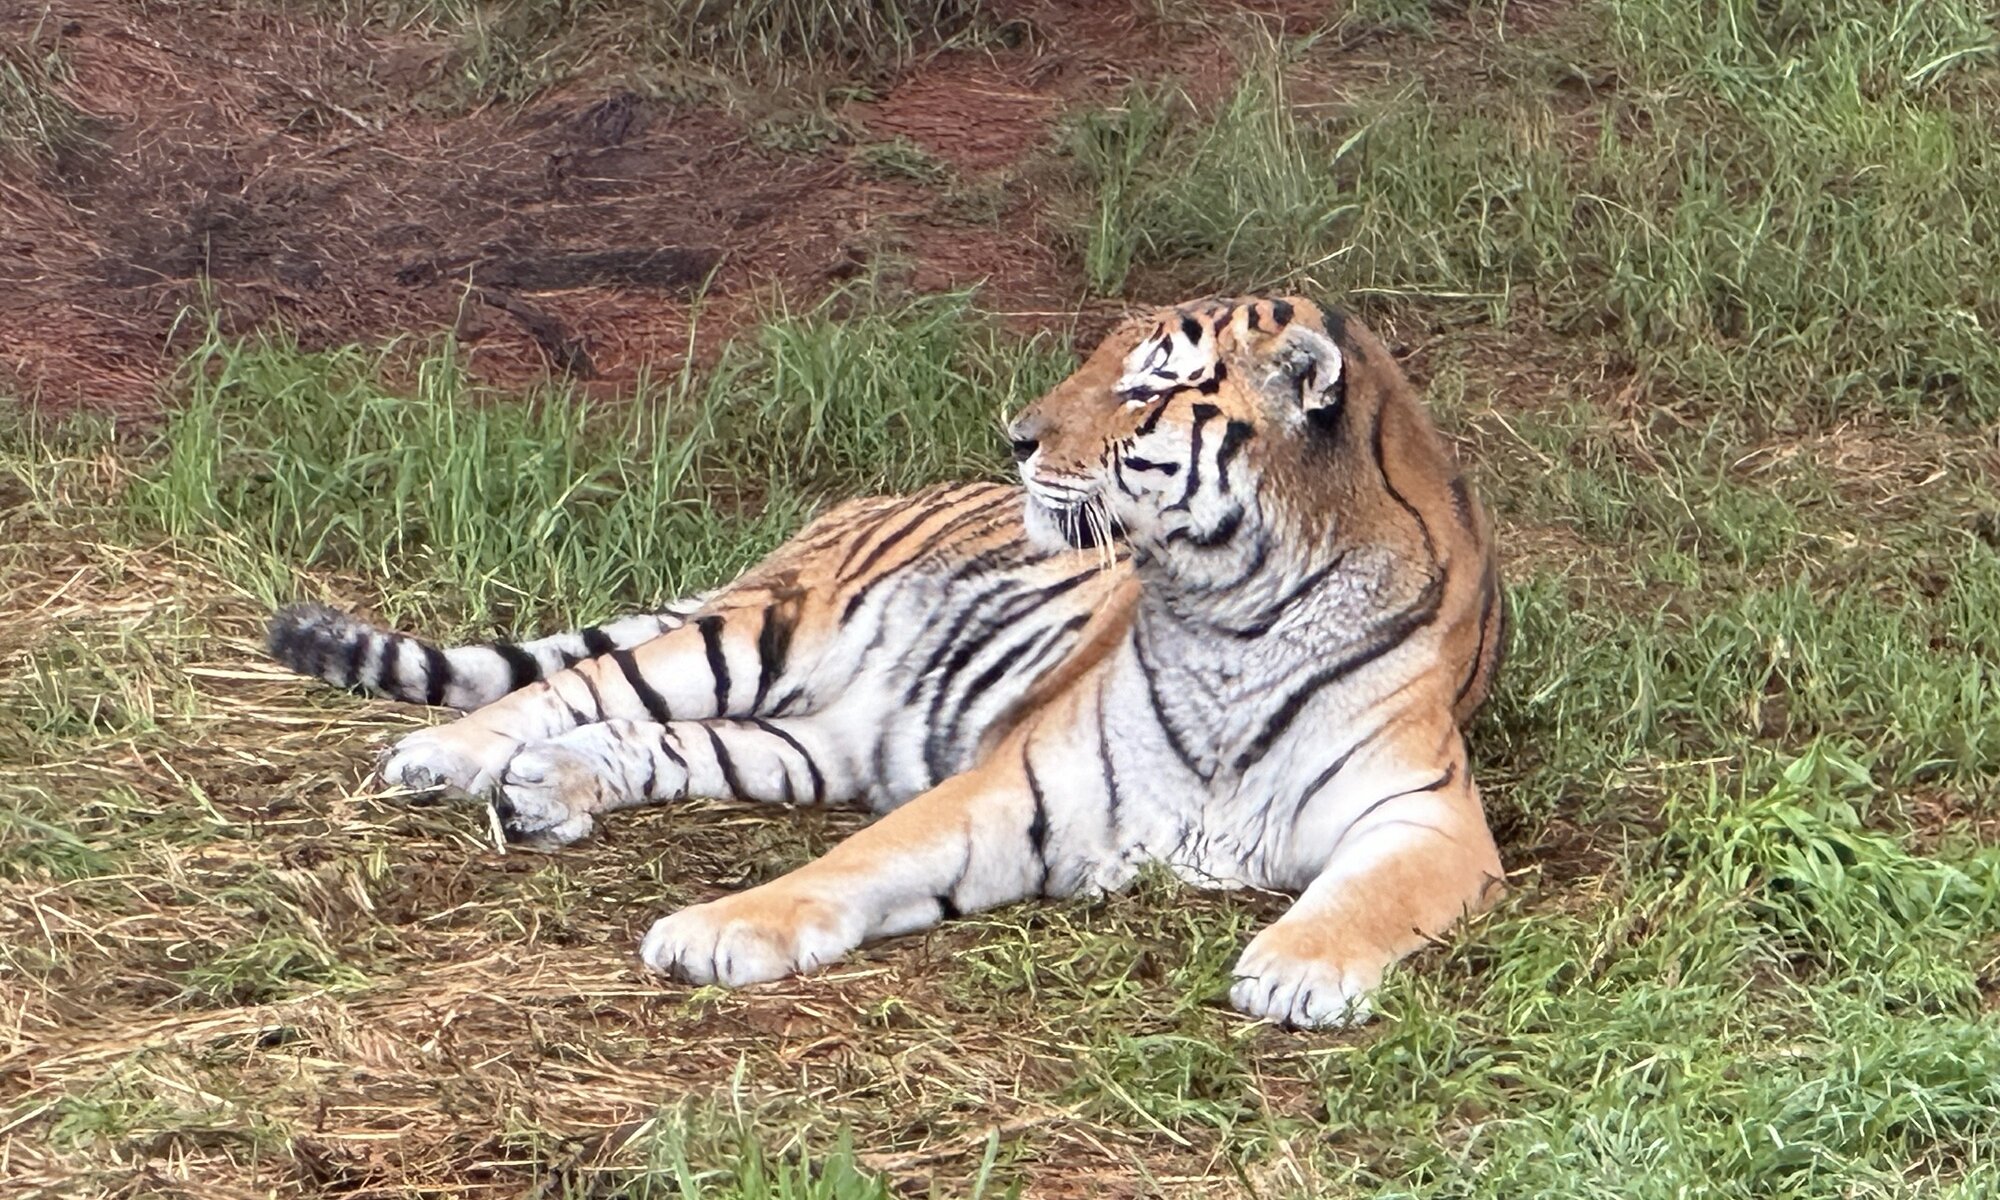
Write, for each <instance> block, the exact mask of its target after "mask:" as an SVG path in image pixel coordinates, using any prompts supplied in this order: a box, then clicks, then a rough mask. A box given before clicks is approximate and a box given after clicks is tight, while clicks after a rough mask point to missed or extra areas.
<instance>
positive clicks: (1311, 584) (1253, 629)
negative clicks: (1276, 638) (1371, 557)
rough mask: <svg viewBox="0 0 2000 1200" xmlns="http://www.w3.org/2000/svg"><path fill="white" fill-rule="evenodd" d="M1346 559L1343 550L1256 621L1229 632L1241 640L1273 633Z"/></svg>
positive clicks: (1274, 603)
mask: <svg viewBox="0 0 2000 1200" xmlns="http://www.w3.org/2000/svg"><path fill="white" fill-rule="evenodd" d="M1346 559H1347V551H1345V550H1342V551H1341V552H1340V553H1339V554H1336V555H1334V556H1333V561H1332V562H1330V563H1328V564H1326V565H1325V566H1323V567H1321V568H1320V569H1319V570H1317V571H1314V572H1313V573H1312V574H1310V575H1308V576H1306V577H1305V578H1304V579H1302V580H1300V581H1299V582H1298V584H1297V586H1295V587H1293V588H1292V590H1291V591H1289V592H1286V593H1285V594H1284V595H1282V596H1280V597H1278V599H1277V600H1276V601H1274V602H1273V603H1272V604H1271V606H1270V607H1269V608H1267V609H1265V610H1264V611H1263V612H1261V613H1258V614H1257V618H1256V620H1254V621H1252V622H1251V623H1250V624H1248V625H1243V626H1238V627H1235V628H1232V629H1230V630H1229V632H1230V633H1232V634H1234V635H1235V636H1237V637H1240V638H1254V637H1263V636H1264V635H1265V634H1267V633H1269V632H1271V627H1272V626H1273V625H1276V624H1277V623H1278V619H1279V618H1280V617H1283V616H1284V615H1285V613H1286V611H1287V610H1289V609H1290V608H1291V607H1292V605H1294V604H1296V603H1298V601H1299V599H1300V598H1301V597H1303V596H1304V595H1305V594H1306V593H1308V592H1310V591H1312V590H1313V589H1314V588H1317V587H1318V586H1319V585H1320V584H1322V583H1325V582H1326V577H1327V576H1329V575H1331V574H1333V573H1334V572H1335V571H1337V570H1339V569H1340V564H1341V563H1342V562H1344V561H1346Z"/></svg>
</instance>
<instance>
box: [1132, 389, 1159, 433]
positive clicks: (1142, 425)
mask: <svg viewBox="0 0 2000 1200" xmlns="http://www.w3.org/2000/svg"><path fill="white" fill-rule="evenodd" d="M1166 412H1167V398H1166V397H1161V398H1160V399H1158V400H1157V401H1156V402H1155V403H1154V405H1153V411H1152V412H1149V413H1147V414H1146V419H1145V420H1143V421H1141V422H1139V427H1138V428H1137V429H1135V430H1133V431H1132V436H1133V437H1145V436H1146V435H1147V434H1149V433H1151V432H1153V430H1154V428H1155V427H1157V426H1158V425H1159V423H1160V418H1161V417H1163V416H1165V415H1166Z"/></svg>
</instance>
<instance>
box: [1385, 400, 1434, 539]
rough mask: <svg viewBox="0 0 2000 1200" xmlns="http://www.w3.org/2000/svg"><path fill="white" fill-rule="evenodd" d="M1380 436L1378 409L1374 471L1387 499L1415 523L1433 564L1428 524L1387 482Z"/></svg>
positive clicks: (1387, 475) (1393, 485) (1387, 473)
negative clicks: (1401, 508)
mask: <svg viewBox="0 0 2000 1200" xmlns="http://www.w3.org/2000/svg"><path fill="white" fill-rule="evenodd" d="M1382 436H1383V434H1382V409H1381V408H1380V407H1378V408H1377V409H1376V410H1375V433H1374V443H1375V446H1374V449H1375V469H1376V470H1377V471H1379V472H1381V474H1382V488H1383V490H1384V491H1386V492H1388V493H1389V498H1390V499H1391V500H1394V501H1395V502H1396V503H1398V504H1400V505H1402V506H1403V511H1404V512H1407V513H1409V514H1410V519H1411V520H1413V521H1415V522H1416V523H1417V532H1418V533H1420V534H1422V535H1423V539H1424V553H1425V554H1426V555H1428V556H1429V558H1430V560H1431V562H1433V563H1435V562H1437V560H1438V554H1437V542H1436V541H1435V540H1433V539H1432V537H1431V527H1430V523H1429V522H1427V521H1425V520H1424V514H1422V513H1420V512H1418V511H1417V506H1416V505H1414V504H1411V503H1410V502H1409V500H1408V499H1406V498H1405V497H1404V496H1403V493H1401V492H1399V491H1397V490H1396V485H1395V484H1394V483H1391V482H1390V481H1389V464H1388V462H1387V461H1386V460H1385V459H1384V458H1383V446H1382Z"/></svg>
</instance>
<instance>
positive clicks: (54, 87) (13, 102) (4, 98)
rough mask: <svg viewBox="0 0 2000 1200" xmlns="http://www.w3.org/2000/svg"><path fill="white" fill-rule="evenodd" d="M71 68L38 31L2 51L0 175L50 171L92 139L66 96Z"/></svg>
mask: <svg viewBox="0 0 2000 1200" xmlns="http://www.w3.org/2000/svg"><path fill="white" fill-rule="evenodd" d="M69 82H70V72H69V64H68V61H67V59H66V58H65V57H64V55H63V52H62V49H61V46H60V45H59V44H57V43H55V42H53V41H48V42H45V41H44V40H43V38H42V37H41V29H40V27H39V26H38V27H37V28H36V30H35V32H34V33H33V34H32V35H30V36H29V37H28V38H26V39H24V40H23V41H22V42H21V43H20V44H18V45H8V46H0V170H7V169H11V170H15V171H21V170H30V169H36V168H43V167H47V166H49V165H50V164H52V163H53V162H54V161H55V160H56V159H57V158H58V157H59V156H60V155H61V154H62V153H63V152H64V151H66V150H69V149H72V148H74V147H75V146H77V145H78V144H80V143H81V142H82V141H84V140H85V138H87V137H88V136H89V131H88V123H87V121H86V120H85V118H84V116H83V114H82V113H81V112H80V111H78V109H77V108H76V106H75V105H74V104H72V103H70V101H69V100H68V99H67V98H66V97H65V96H64V94H63V89H64V87H65V86H66V85H67V84H68V83H69Z"/></svg>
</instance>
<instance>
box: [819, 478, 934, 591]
mask: <svg viewBox="0 0 2000 1200" xmlns="http://www.w3.org/2000/svg"><path fill="white" fill-rule="evenodd" d="M922 495H923V493H922V492H919V493H917V495H916V496H912V497H910V498H909V499H907V500H905V501H903V503H901V504H889V505H885V506H884V507H883V509H882V511H880V512H871V513H869V514H867V515H868V516H870V517H872V518H874V519H873V520H872V521H870V522H869V523H868V527H867V528H866V529H863V530H861V531H860V532H858V533H852V536H853V538H854V541H853V542H852V543H850V544H849V545H848V547H847V553H846V554H844V555H842V556H841V559H840V565H839V566H838V567H836V568H834V574H835V575H836V576H839V575H844V574H846V573H847V565H848V564H849V563H851V562H853V561H854V559H855V556H856V555H859V554H860V553H861V548H862V547H863V546H866V545H867V544H868V539H869V538H871V537H874V536H875V535H876V534H878V533H880V532H882V527H883V526H884V525H887V524H888V523H889V521H890V519H891V518H893V517H895V516H896V515H897V514H898V513H903V512H908V511H909V505H910V504H911V503H912V502H914V501H915V500H917V499H918V498H920V497H921V496H922ZM840 532H841V533H843V534H848V533H850V531H849V530H848V529H846V528H845V527H843V528H842V529H841V530H840Z"/></svg>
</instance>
